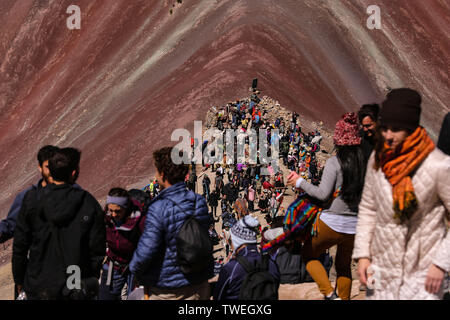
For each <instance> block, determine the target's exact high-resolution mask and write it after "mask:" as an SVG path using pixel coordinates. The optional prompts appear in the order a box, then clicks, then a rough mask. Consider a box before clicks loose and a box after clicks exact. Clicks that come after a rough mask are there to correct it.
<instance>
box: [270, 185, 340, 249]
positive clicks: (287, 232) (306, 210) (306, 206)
mask: <svg viewBox="0 0 450 320" xmlns="http://www.w3.org/2000/svg"><path fill="white" fill-rule="evenodd" d="M340 190H341V188H338V189H337V190H336V191H335V192H334V193H333V198H331V199H330V200H329V202H331V201H333V200H334V199H335V198H336V197H337V196H338V195H339V193H340ZM322 210H323V207H322V206H320V205H318V204H316V203H315V202H314V201H312V198H311V197H310V196H309V195H308V194H307V193H306V192H301V193H300V194H299V195H298V197H297V199H295V200H294V202H292V203H291V204H290V205H289V207H288V208H287V210H286V215H285V217H284V233H282V234H281V235H279V236H278V237H276V238H275V239H273V240H272V241H270V242H268V243H266V244H264V245H263V246H262V250H263V251H264V252H266V251H269V250H271V249H272V248H275V247H279V246H282V245H283V243H284V241H285V240H286V239H288V238H290V239H293V238H294V237H296V236H298V235H301V232H303V233H305V236H306V237H309V236H316V235H317V233H318V232H319V228H318V225H319V223H318V222H319V217H320V214H321V213H322ZM309 228H311V232H310V234H309V235H308V233H307V231H308V230H309Z"/></svg>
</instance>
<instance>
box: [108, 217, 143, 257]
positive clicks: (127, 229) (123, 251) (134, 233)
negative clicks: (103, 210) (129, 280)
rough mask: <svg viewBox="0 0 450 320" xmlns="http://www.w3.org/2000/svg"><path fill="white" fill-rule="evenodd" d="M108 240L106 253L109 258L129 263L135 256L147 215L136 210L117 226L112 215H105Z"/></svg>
mask: <svg viewBox="0 0 450 320" xmlns="http://www.w3.org/2000/svg"><path fill="white" fill-rule="evenodd" d="M105 223H106V241H107V243H108V249H107V250H106V255H107V256H108V258H109V259H112V260H113V261H117V262H118V263H120V264H128V263H130V261H131V258H133V253H134V250H136V247H137V244H138V241H139V238H140V236H141V234H142V231H143V230H144V223H145V215H144V216H143V215H141V212H140V211H134V212H132V213H131V215H130V216H129V217H128V219H127V220H126V221H125V223H123V224H121V225H120V226H116V225H115V223H114V221H113V219H112V217H111V215H109V214H106V215H105Z"/></svg>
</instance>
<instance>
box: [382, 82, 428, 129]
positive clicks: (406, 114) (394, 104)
mask: <svg viewBox="0 0 450 320" xmlns="http://www.w3.org/2000/svg"><path fill="white" fill-rule="evenodd" d="M421 103H422V97H421V96H420V94H419V93H418V92H417V91H415V90H412V89H408V88H401V89H394V90H392V91H390V92H389V93H388V94H387V96H386V100H384V102H383V104H382V108H381V110H380V126H382V127H388V126H391V127H394V128H400V129H409V130H411V131H414V130H416V129H417V127H418V126H419V123H420V113H421V111H422V108H421V106H420V104H421Z"/></svg>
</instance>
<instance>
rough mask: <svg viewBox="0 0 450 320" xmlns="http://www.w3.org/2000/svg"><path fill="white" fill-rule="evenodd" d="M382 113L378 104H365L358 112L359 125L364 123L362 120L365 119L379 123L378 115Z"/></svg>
mask: <svg viewBox="0 0 450 320" xmlns="http://www.w3.org/2000/svg"><path fill="white" fill-rule="evenodd" d="M379 111H380V106H379V105H378V104H376V103H374V104H364V105H363V106H362V107H361V109H359V111H358V119H359V123H362V120H363V119H364V118H365V117H370V119H372V121H374V122H377V121H378V113H379Z"/></svg>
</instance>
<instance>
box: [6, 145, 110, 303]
mask: <svg viewBox="0 0 450 320" xmlns="http://www.w3.org/2000/svg"><path fill="white" fill-rule="evenodd" d="M79 161H80V152H79V151H78V150H76V149H73V148H64V149H60V150H59V151H57V152H56V153H55V154H54V155H53V156H52V157H51V158H50V160H49V164H48V167H49V171H50V176H51V180H50V182H51V183H50V184H49V185H47V187H46V188H45V189H44V190H43V191H42V192H40V194H39V192H38V190H37V189H32V190H30V191H29V192H28V193H27V194H26V195H25V198H24V200H23V204H22V207H21V209H20V212H19V216H18V219H17V225H16V229H15V232H14V243H13V255H12V270H13V277H14V282H15V284H16V285H17V287H18V290H19V292H21V291H24V292H25V294H26V296H27V299H28V300H54V299H64V300H81V299H94V298H95V296H96V294H97V290H98V278H99V275H100V269H101V265H102V260H103V258H104V255H105V250H106V246H105V245H106V236H105V224H104V214H103V210H102V208H101V207H100V205H99V203H98V202H97V200H96V199H95V198H94V197H93V196H92V195H91V194H90V193H89V192H87V191H84V190H81V189H80V188H76V187H74V186H73V184H74V183H75V181H76V179H77V177H78V173H79ZM74 266H75V267H77V268H79V272H80V274H79V275H80V277H81V279H80V280H81V286H80V287H77V286H74V287H72V286H70V287H69V285H73V283H70V281H68V280H69V279H68V274H70V273H71V272H72V273H73V272H74V271H73V269H71V267H74ZM75 269H76V268H75Z"/></svg>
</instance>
